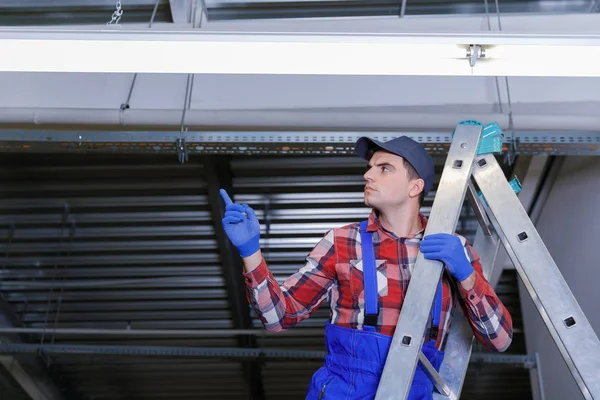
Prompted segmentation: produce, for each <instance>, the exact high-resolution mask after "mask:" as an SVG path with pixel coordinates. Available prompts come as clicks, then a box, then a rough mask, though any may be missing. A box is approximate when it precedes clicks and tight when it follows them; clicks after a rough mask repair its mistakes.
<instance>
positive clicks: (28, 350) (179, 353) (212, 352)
mask: <svg viewBox="0 0 600 400" xmlns="http://www.w3.org/2000/svg"><path fill="white" fill-rule="evenodd" d="M42 347H43V350H44V351H45V352H46V353H48V354H49V355H53V356H58V355H69V356H89V355H100V356H102V355H104V356H143V357H207V358H233V359H268V360H280V359H289V360H323V359H324V358H325V356H326V354H327V353H326V352H325V351H318V350H288V349H245V348H237V347H227V348H214V347H171V346H116V345H115V346H110V345H60V344H49V345H44V346H41V345H39V344H0V354H13V355H15V354H33V353H35V352H37V351H39V350H40V349H41V348H42ZM470 362H471V363H486V364H487V363H489V364H505V365H506V364H512V365H515V366H520V367H523V368H535V365H536V361H535V356H528V355H520V354H497V353H473V354H472V356H471V359H470Z"/></svg>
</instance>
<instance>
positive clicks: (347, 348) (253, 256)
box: [221, 136, 512, 400]
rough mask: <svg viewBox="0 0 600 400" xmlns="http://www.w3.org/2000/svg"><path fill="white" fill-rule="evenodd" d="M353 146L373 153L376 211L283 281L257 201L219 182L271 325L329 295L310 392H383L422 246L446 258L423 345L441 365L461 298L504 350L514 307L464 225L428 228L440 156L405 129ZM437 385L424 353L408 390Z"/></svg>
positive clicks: (327, 238) (252, 295) (371, 197)
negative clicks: (267, 252)
mask: <svg viewBox="0 0 600 400" xmlns="http://www.w3.org/2000/svg"><path fill="white" fill-rule="evenodd" d="M355 152H356V154H357V155H358V156H360V157H362V158H363V159H365V160H367V161H368V169H367V172H366V173H365V174H364V179H365V181H366V182H365V189H364V201H365V204H366V205H367V206H369V207H370V208H371V209H372V212H371V214H370V215H369V218H368V220H365V221H362V222H360V223H354V224H350V225H347V226H344V227H342V228H337V229H332V230H330V231H329V232H327V233H326V234H325V235H324V237H323V238H322V239H321V240H320V241H319V243H318V244H317V245H316V246H315V247H314V249H313V250H312V251H311V252H310V253H309V254H308V256H307V257H306V263H305V264H304V266H303V267H302V268H300V269H299V270H298V271H297V272H296V273H295V274H293V275H292V276H290V277H289V278H287V279H286V280H285V281H284V282H283V283H282V284H281V285H279V284H278V283H277V281H276V280H275V279H274V278H273V275H272V273H271V272H270V271H269V269H268V267H267V264H266V262H265V259H264V258H263V256H262V253H261V251H260V245H259V238H260V226H259V222H258V220H257V218H256V215H255V213H254V211H253V210H252V208H251V207H249V206H248V205H245V204H236V203H233V202H232V201H231V200H230V198H229V196H228V195H227V193H225V192H224V191H221V195H222V197H223V200H224V201H225V216H224V218H223V221H222V222H223V228H224V230H225V232H226V234H227V235H228V237H229V239H230V240H231V242H232V243H233V245H234V246H235V247H236V248H237V250H238V251H239V253H240V256H241V257H242V258H243V262H244V268H245V273H244V278H245V283H246V289H247V297H248V301H249V302H250V304H251V306H252V307H253V308H254V310H255V311H256V314H257V315H258V316H259V317H260V319H261V321H262V322H263V324H264V326H265V328H266V329H267V330H268V331H271V332H278V331H283V330H286V329H290V328H292V327H294V326H295V325H296V324H298V323H299V322H300V321H302V320H303V319H305V318H308V317H309V316H310V315H311V313H312V312H313V311H315V309H317V307H319V305H320V304H321V303H322V302H323V301H324V300H325V299H327V300H328V301H329V304H330V306H331V314H330V319H329V320H328V322H327V325H326V327H325V340H326V347H327V356H326V359H325V364H324V366H323V367H322V368H320V369H319V370H318V371H316V373H315V374H314V375H313V377H312V380H311V383H310V386H309V389H308V394H307V397H306V398H307V399H342V400H343V399H346V400H349V399H351V400H358V399H361V400H364V399H373V398H374V397H375V394H376V392H377V385H378V383H379V380H380V378H381V374H382V371H383V367H384V364H385V360H386V357H387V354H388V351H389V347H390V344H391V340H392V336H393V334H394V330H395V328H396V323H397V322H398V318H399V316H400V310H401V308H402V303H403V301H404V297H405V295H406V292H407V289H408V284H409V282H410V277H411V275H412V272H413V268H414V265H415V260H416V259H417V254H418V253H419V251H421V252H422V253H423V255H424V257H425V258H426V259H431V260H439V261H442V262H443V263H444V264H445V267H446V268H445V272H444V274H443V278H442V279H441V281H440V285H439V287H438V290H437V294H436V297H435V302H434V306H433V309H432V315H431V324H430V326H429V328H428V330H427V333H426V338H425V340H424V344H423V348H422V351H423V353H424V354H425V356H426V357H427V358H428V359H429V361H430V362H431V364H432V365H433V366H434V367H435V368H436V369H438V370H439V367H440V364H441V363H442V360H443V357H444V351H443V350H444V345H445V342H446V338H447V335H448V331H449V328H450V323H451V320H452V315H453V310H454V308H455V306H456V305H457V304H460V306H461V307H462V309H463V311H464V313H465V316H466V317H467V319H468V321H469V323H470V325H471V328H472V330H473V333H474V335H475V337H476V338H477V339H478V340H479V341H480V342H481V343H482V344H483V345H484V346H485V347H487V348H489V349H491V350H493V351H499V352H501V351H504V350H506V348H507V347H508V346H509V344H510V343H511V340H512V320H511V316H510V314H509V313H508V311H507V310H506V308H505V307H504V305H503V304H502V303H501V302H500V300H499V299H498V297H497V295H496V293H495V292H494V290H493V289H492V287H491V286H490V284H489V283H488V282H487V280H486V279H485V278H484V276H483V273H482V267H481V264H480V263H479V257H478V255H477V254H476V253H475V251H474V250H473V248H472V247H471V246H470V244H469V243H468V242H467V241H466V240H465V239H464V238H463V237H461V236H459V235H450V234H443V233H436V234H431V235H428V236H426V237H423V233H424V231H425V226H426V224H427V219H426V218H425V216H424V215H423V214H421V213H420V212H419V210H420V208H421V206H422V204H423V199H424V196H425V194H427V193H428V192H429V191H430V189H431V188H432V186H433V179H434V164H433V161H432V159H431V157H430V156H429V154H427V152H426V150H425V149H424V148H423V146H422V145H420V144H419V143H417V142H415V141H413V140H412V139H410V138H408V137H406V136H402V137H398V138H396V139H393V140H390V141H387V142H378V141H375V140H371V139H369V138H366V137H363V138H360V139H359V140H358V141H357V142H356V145H355ZM332 212H334V211H333V210H332ZM407 367H408V366H407ZM433 390H434V389H433V383H432V381H431V380H430V379H429V377H428V376H427V375H426V374H425V372H424V370H423V369H422V368H421V366H420V363H419V364H418V367H417V369H416V370H415V374H414V379H413V383H412V386H411V390H410V393H409V397H408V398H409V399H410V400H416V399H431V398H432V396H433Z"/></svg>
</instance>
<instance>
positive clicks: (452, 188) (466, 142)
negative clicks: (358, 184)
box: [375, 124, 482, 400]
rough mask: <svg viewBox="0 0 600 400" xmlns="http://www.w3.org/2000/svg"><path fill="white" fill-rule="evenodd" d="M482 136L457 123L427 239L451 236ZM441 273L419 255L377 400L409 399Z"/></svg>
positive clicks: (437, 265)
mask: <svg viewBox="0 0 600 400" xmlns="http://www.w3.org/2000/svg"><path fill="white" fill-rule="evenodd" d="M481 133H482V126H481V124H477V125H475V124H459V125H457V127H456V131H455V134H454V138H453V140H452V144H451V145H450V150H449V152H448V156H447V158H446V162H445V166H444V170H443V172H442V177H441V180H440V183H439V186H438V191H437V195H436V197H435V199H434V203H433V206H432V209H431V213H430V215H429V221H428V223H427V227H426V230H425V235H427V234H429V233H454V231H455V229H456V224H457V222H458V218H459V216H460V212H461V209H462V205H463V202H464V198H465V193H466V191H467V186H468V182H469V180H470V177H471V169H472V166H473V162H474V159H475V155H476V152H477V148H478V145H479V140H480V137H481ZM443 270H444V264H443V263H441V262H439V261H435V260H426V259H425V258H424V257H423V254H422V253H420V252H419V254H418V256H417V260H416V263H415V268H414V271H413V276H412V278H411V282H410V284H409V285H408V290H407V293H406V297H405V299H404V303H403V306H402V310H401V311H400V318H399V320H398V323H397V325H396V331H395V333H394V336H393V338H392V343H391V346H390V350H389V353H388V357H387V360H386V363H385V366H384V369H383V373H382V377H381V381H380V383H379V387H378V388H377V394H376V395H375V400H388V399H403V400H405V399H406V398H407V397H408V393H409V391H410V387H411V384H412V380H413V377H414V373H415V369H416V366H417V362H418V358H419V353H420V352H421V346H422V345H423V341H424V335H425V331H426V328H427V323H428V322H429V317H430V313H431V308H432V307H433V301H434V298H435V293H436V290H437V287H438V284H439V281H440V279H441V276H442V272H443Z"/></svg>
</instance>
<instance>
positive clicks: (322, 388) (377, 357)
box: [306, 221, 444, 400]
mask: <svg viewBox="0 0 600 400" xmlns="http://www.w3.org/2000/svg"><path fill="white" fill-rule="evenodd" d="M366 228H367V221H363V222H361V223H360V235H361V243H362V259H363V276H364V278H363V280H364V290H365V303H366V304H365V322H364V330H358V329H351V328H345V327H341V326H337V325H333V324H331V323H329V322H328V323H327V326H326V327H325V343H326V345H327V356H326V358H325V365H324V366H323V367H321V368H320V369H319V370H318V371H317V372H315V374H314V375H313V377H312V380H311V383H310V387H309V390H308V394H307V397H306V400H321V399H324V400H330V399H335V400H359V399H360V400H365V399H374V398H375V394H376V392H377V386H378V384H379V380H380V378H381V374H382V372H383V367H384V365H385V360H386V357H387V354H388V351H389V348H390V344H391V342H392V337H391V336H387V335H383V334H381V333H377V332H376V330H375V326H376V325H377V318H378V315H379V307H378V304H379V302H378V292H377V278H376V273H377V271H376V267H375V256H374V250H373V240H372V235H371V233H370V232H367V231H366ZM441 307H442V290H441V283H440V286H439V288H438V291H437V294H436V298H435V303H434V306H433V309H432V325H433V327H434V329H437V327H438V326H439V320H440V312H441ZM434 344H435V340H429V341H426V343H424V344H423V348H422V350H423V354H425V356H426V357H427V359H429V361H430V362H431V364H432V365H433V366H434V367H435V368H436V369H437V370H438V371H439V368H440V365H441V363H442V360H443V359H444V352H443V351H440V350H437V349H436V348H435V346H434ZM432 397H433V383H432V381H431V380H430V379H429V377H428V376H427V375H426V374H425V371H424V370H423V368H422V367H421V364H420V363H417V369H416V370H415V374H414V378H413V383H412V386H411V389H410V392H409V395H408V400H426V399H432Z"/></svg>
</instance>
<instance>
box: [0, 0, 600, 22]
mask: <svg viewBox="0 0 600 400" xmlns="http://www.w3.org/2000/svg"><path fill="white" fill-rule="evenodd" d="M158 1H159V5H158V10H157V13H156V16H155V19H154V21H155V22H173V16H172V14H171V6H170V3H171V2H169V1H167V0H158ZM488 3H489V4H488V8H489V11H490V12H492V13H495V12H496V8H495V3H494V2H493V1H492V0H489V1H488ZM115 4H116V0H115V1H112V0H88V1H84V0H71V1H68V0H53V1H40V0H22V1H17V0H10V1H3V2H0V25H6V26H19V25H64V24H69V25H73V24H74V25H84V24H91V25H95V24H104V23H106V22H108V21H110V17H111V15H112V13H113V11H114V10H115ZM121 4H122V9H123V11H124V13H123V16H122V19H121V21H120V23H121V24H128V23H144V22H149V21H150V17H151V15H152V12H153V9H154V6H155V4H156V1H155V0H121ZM401 4H402V1H401V0H394V1H385V0H383V1H382V0H378V1H371V0H326V1H319V0H312V1H310V0H309V1H287V0H282V1H269V0H263V1H227V0H206V1H205V6H206V10H207V16H208V19H209V20H213V21H216V20H236V19H264V18H322V17H358V16H394V15H400V11H401ZM498 4H499V9H500V12H501V13H520V14H523V13H536V14H554V13H555V14H565V13H587V12H591V11H592V9H593V7H594V5H595V4H596V3H595V1H594V0H569V1H564V0H500V1H499V2H498ZM485 12H486V6H485V1H484V0H471V1H466V0H448V1H435V0H408V1H407V2H406V9H405V15H406V16H418V15H458V14H462V15H465V14H483V13H485Z"/></svg>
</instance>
